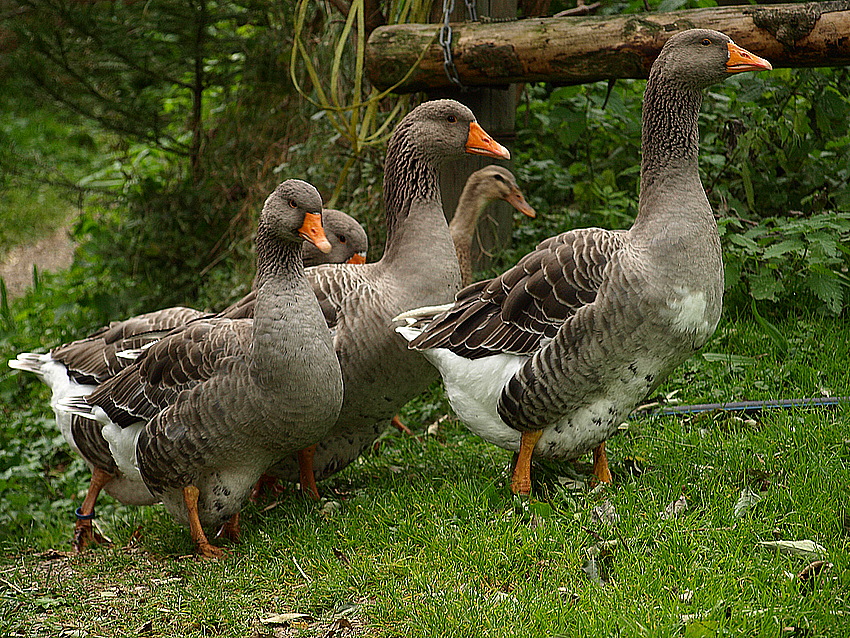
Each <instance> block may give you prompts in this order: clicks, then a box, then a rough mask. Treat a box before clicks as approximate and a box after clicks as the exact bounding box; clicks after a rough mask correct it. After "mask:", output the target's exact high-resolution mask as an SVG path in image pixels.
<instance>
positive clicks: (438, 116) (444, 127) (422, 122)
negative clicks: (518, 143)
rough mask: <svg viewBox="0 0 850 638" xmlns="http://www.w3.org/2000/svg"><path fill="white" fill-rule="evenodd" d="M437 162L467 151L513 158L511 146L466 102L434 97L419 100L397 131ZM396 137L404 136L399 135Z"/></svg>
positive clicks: (456, 156) (487, 155) (436, 163)
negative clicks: (496, 136)
mask: <svg viewBox="0 0 850 638" xmlns="http://www.w3.org/2000/svg"><path fill="white" fill-rule="evenodd" d="M405 129H406V132H407V134H406V135H404V136H403V137H404V138H406V139H407V140H409V142H410V143H412V144H413V145H414V146H415V147H417V150H418V151H419V152H420V153H421V154H422V155H424V156H425V157H427V158H428V159H430V160H431V161H432V163H433V164H434V165H435V166H436V165H440V164H442V163H443V162H444V161H446V160H451V159H458V158H460V157H462V156H463V154H464V153H473V154H475V155H484V156H486V157H496V158H500V159H510V157H511V154H510V151H508V149H506V148H505V147H504V146H502V145H501V144H499V143H498V142H497V141H496V140H494V139H493V138H491V137H490V136H489V135H488V134H487V133H486V132H485V131H484V129H483V128H481V126H480V125H479V124H478V122H477V121H476V120H475V115H473V113H472V111H471V110H469V109H468V108H467V107H466V106H464V105H463V104H461V103H460V102H456V101H455V100H432V101H430V102H425V103H424V104H420V105H419V106H417V107H416V108H415V109H413V110H412V111H411V112H410V113H408V114H407V116H405V118H404V119H403V120H402V121H401V123H400V124H399V127H398V129H397V131H399V130H401V131H405ZM395 137H396V138H401V137H402V136H400V135H398V134H397V135H396V136H395Z"/></svg>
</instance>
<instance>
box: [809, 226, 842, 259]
mask: <svg viewBox="0 0 850 638" xmlns="http://www.w3.org/2000/svg"><path fill="white" fill-rule="evenodd" d="M806 239H807V240H808V242H809V244H810V247H809V263H821V262H824V261H829V260H830V258H835V257H838V256H839V254H840V252H841V251H840V250H839V248H838V241H837V238H836V237H835V236H834V235H832V234H827V233H826V232H815V233H810V234H809V235H807V236H806Z"/></svg>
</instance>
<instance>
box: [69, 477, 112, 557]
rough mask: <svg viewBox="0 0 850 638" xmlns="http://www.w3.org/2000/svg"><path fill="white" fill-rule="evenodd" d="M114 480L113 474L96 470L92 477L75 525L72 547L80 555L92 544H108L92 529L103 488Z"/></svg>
mask: <svg viewBox="0 0 850 638" xmlns="http://www.w3.org/2000/svg"><path fill="white" fill-rule="evenodd" d="M111 480H112V474H110V473H109V472H105V471H104V470H100V469H98V468H95V469H94V471H93V472H92V475H91V482H90V483H89V491H88V492H86V498H85V499H84V500H83V504H82V505H81V506H80V507H79V508H78V509H77V512H76V514H77V522H76V524H75V525H74V540H73V541H72V545H73V547H74V551H75V552H77V553H80V552H81V551H83V550H84V549H85V548H86V546H87V545H89V544H90V543H98V544H100V543H106V542H107V540H106V539H105V538H103V536H101V535H100V534H98V533H97V532H96V531H95V530H94V528H93V527H92V519H94V504H95V502H96V501H97V497H98V496H99V495H100V491H101V490H102V489H103V487H104V486H105V485H106V484H107V483H109V481H111Z"/></svg>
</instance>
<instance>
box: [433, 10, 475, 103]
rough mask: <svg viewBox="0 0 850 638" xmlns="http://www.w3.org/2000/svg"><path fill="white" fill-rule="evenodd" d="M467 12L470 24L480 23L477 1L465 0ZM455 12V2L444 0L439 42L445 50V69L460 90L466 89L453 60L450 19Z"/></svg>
mask: <svg viewBox="0 0 850 638" xmlns="http://www.w3.org/2000/svg"><path fill="white" fill-rule="evenodd" d="M464 2H465V3H466V12H467V13H468V14H469V20H470V22H478V7H477V6H476V4H475V2H476V0H464ZM454 10H455V0H443V26H441V27H440V36H439V42H440V46H441V47H442V48H443V68H444V69H445V71H446V76H447V77H448V78H449V81H450V82H451V83H452V84H454V85H456V86H457V87H459V88H461V89H462V88H464V86H463V84H461V81H460V75H458V72H457V67H456V66H455V63H454V59H453V58H452V27H451V25H449V17H450V16H451V14H452V12H453V11H454Z"/></svg>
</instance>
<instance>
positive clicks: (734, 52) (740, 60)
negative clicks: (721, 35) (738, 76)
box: [726, 42, 773, 73]
mask: <svg viewBox="0 0 850 638" xmlns="http://www.w3.org/2000/svg"><path fill="white" fill-rule="evenodd" d="M726 48H727V49H729V59H728V60H726V72H727V73H743V72H744V71H770V70H771V69H772V68H773V66H772V65H771V64H770V62H768V61H767V60H765V59H764V58H760V57H759V56H757V55H755V54H753V53H750V52H749V51H747V50H746V49H744V48H743V47H739V46H738V45H737V44H735V43H734V42H728V43H727V44H726Z"/></svg>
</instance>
